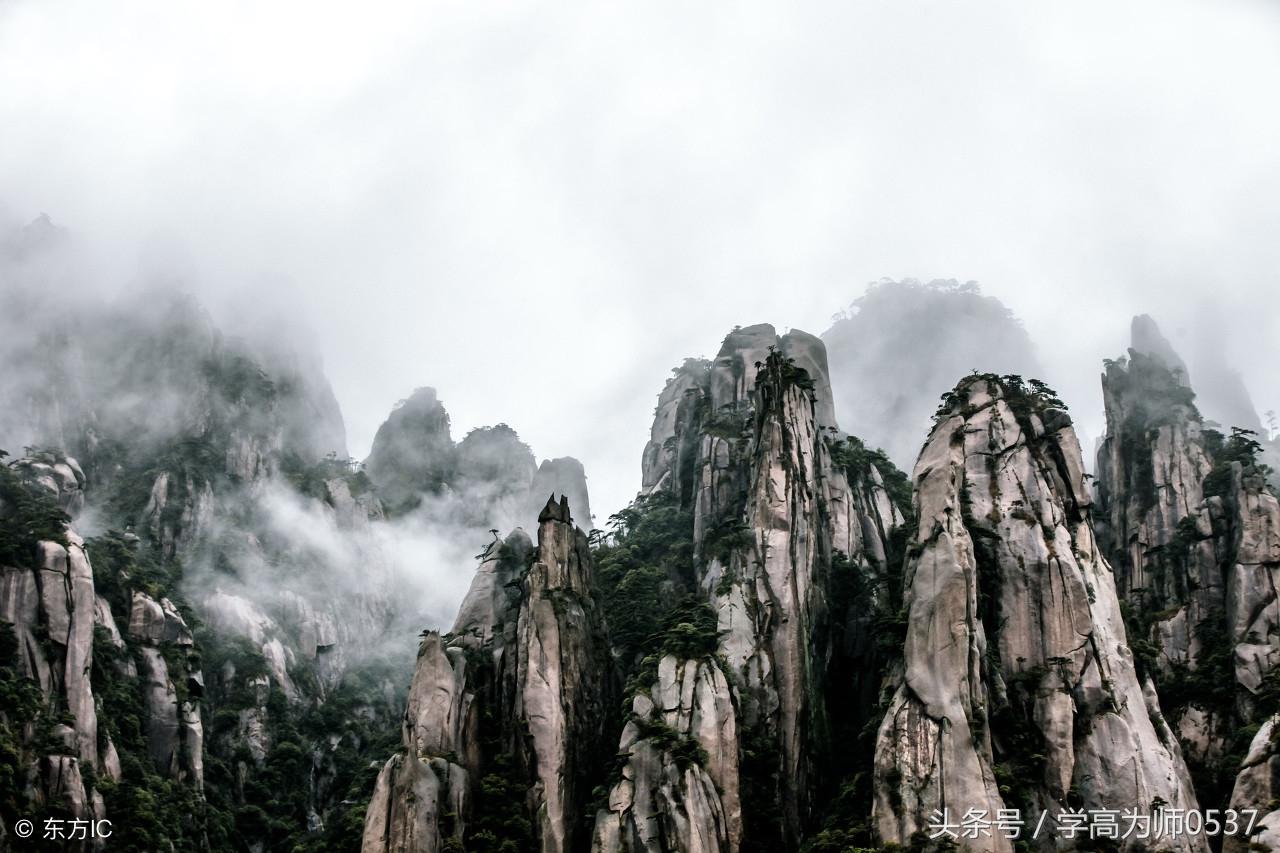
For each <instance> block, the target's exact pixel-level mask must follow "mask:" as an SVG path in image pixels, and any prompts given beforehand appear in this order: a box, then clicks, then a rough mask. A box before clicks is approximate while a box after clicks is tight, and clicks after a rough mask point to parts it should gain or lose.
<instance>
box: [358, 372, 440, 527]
mask: <svg viewBox="0 0 1280 853" xmlns="http://www.w3.org/2000/svg"><path fill="white" fill-rule="evenodd" d="M454 469H455V459H454V446H453V437H452V436H451V435H450V432H449V413H448V412H447V411H445V408H444V405H443V404H442V403H441V402H440V399H439V397H437V396H436V389H434V388H419V389H417V390H416V391H414V392H413V394H412V395H411V396H410V397H409V398H408V399H406V400H404V401H402V402H401V403H400V404H398V405H397V407H396V408H395V409H394V410H393V411H392V412H391V414H390V416H388V417H387V420H386V421H385V422H384V423H383V424H382V426H380V427H378V432H377V434H376V435H375V436H374V438H373V447H372V449H371V450H370V451H369V458H368V459H366V460H365V470H366V471H367V472H368V474H369V478H370V479H372V480H373V482H374V483H375V484H377V486H378V489H379V492H380V493H381V494H382V496H383V499H384V500H385V501H386V502H387V504H388V505H390V506H395V507H400V506H403V505H405V504H411V503H414V502H416V501H417V500H419V499H420V495H422V494H423V493H439V492H441V491H442V490H443V489H444V488H445V486H446V485H447V484H448V483H449V482H450V481H451V480H452V479H453V476H454Z"/></svg>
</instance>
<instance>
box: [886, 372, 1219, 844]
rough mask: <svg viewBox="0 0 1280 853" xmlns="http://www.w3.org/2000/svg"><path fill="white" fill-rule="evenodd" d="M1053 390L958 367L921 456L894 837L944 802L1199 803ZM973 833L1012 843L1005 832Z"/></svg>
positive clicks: (951, 805)
mask: <svg viewBox="0 0 1280 853" xmlns="http://www.w3.org/2000/svg"><path fill="white" fill-rule="evenodd" d="M1047 396H1048V395H1046V394H1041V393H1039V392H1038V391H1036V390H1034V389H1027V388H1025V387H1021V386H1016V385H1014V384H1012V383H1010V382H1008V381H1007V380H1001V379H999V378H997V377H992V376H974V377H970V378H969V379H966V380H964V381H962V382H961V384H960V385H959V386H958V387H957V389H956V390H955V392H953V393H952V394H951V395H950V396H949V398H948V400H947V401H946V403H944V407H943V409H942V410H940V412H939V415H938V418H937V420H936V424H935V427H934V429H933V432H932V433H931V435H930V437H929V440H928V442H927V443H926V445H925V448H924V450H923V451H922V452H921V454H920V458H919V460H918V462H917V463H916V468H915V472H914V475H913V479H914V483H915V498H914V502H915V508H916V511H917V513H918V518H919V528H918V532H917V534H916V537H915V540H914V542H913V543H912V545H911V549H910V552H909V554H910V556H909V558H908V561H907V565H906V569H905V574H906V584H907V591H906V605H907V608H908V623H907V638H906V648H905V672H904V675H903V679H902V684H901V686H900V687H899V688H898V690H897V693H896V695H895V696H894V698H893V701H892V703H891V704H890V706H889V709H888V712H887V713H886V715H885V717H884V720H883V722H882V723H881V726H880V730H879V735H878V741H877V748H876V762H875V777H876V786H875V787H876V799H875V807H874V813H873V818H874V821H875V824H876V826H877V828H878V829H879V832H880V835H881V837H882V839H883V840H884V841H886V842H895V843H907V842H908V841H909V840H910V838H911V836H912V834H913V833H914V832H916V831H917V830H921V829H924V828H925V827H926V822H927V820H928V819H929V817H930V815H931V814H932V813H933V812H934V810H935V809H950V810H951V811H952V812H953V813H955V814H963V813H964V811H965V810H967V809H970V808H974V809H988V810H989V812H990V813H991V814H994V813H996V811H997V810H999V809H1002V808H1010V807H1019V808H1021V809H1022V810H1023V817H1024V819H1026V818H1028V817H1030V818H1032V819H1038V815H1039V813H1041V812H1042V811H1048V812H1049V813H1050V815H1054V814H1056V813H1057V812H1058V811H1059V810H1060V809H1062V808H1066V807H1067V806H1068V805H1069V804H1070V802H1071V801H1072V800H1075V799H1076V798H1078V802H1079V803H1081V804H1083V807H1084V808H1086V809H1090V808H1104V807H1105V808H1118V809H1123V808H1140V809H1144V810H1146V809H1149V808H1150V806H1151V803H1152V801H1153V800H1154V799H1156V798H1157V797H1159V798H1160V799H1162V800H1163V801H1164V802H1166V803H1168V804H1169V805H1170V806H1173V807H1177V808H1195V807H1196V797H1195V793H1194V792H1193V790H1192V787H1191V782H1190V778H1189V775H1188V773H1187V770H1186V767H1185V765H1184V762H1183V759H1182V756H1181V753H1180V750H1179V748H1178V744H1177V741H1176V739H1175V738H1174V737H1173V736H1172V733H1171V732H1170V731H1169V729H1168V727H1167V725H1166V724H1165V723H1164V721H1163V719H1162V717H1161V716H1160V710H1159V707H1158V706H1157V705H1156V704H1155V702H1154V694H1153V693H1151V692H1150V691H1148V690H1144V686H1143V684H1142V683H1141V681H1140V680H1139V678H1138V675H1137V673H1136V672H1135V669H1134V663H1133V655H1132V653H1131V651H1130V649H1129V647H1128V644H1127V641H1126V635H1125V626H1124V622H1123V619H1122V617H1121V611H1120V606H1119V601H1118V599H1117V596H1116V591H1115V581H1114V579H1113V576H1112V572H1111V568H1110V566H1109V565H1108V564H1107V562H1106V560H1105V559H1104V558H1103V556H1102V554H1101V552H1100V551H1099V549H1098V547H1097V545H1096V543H1095V541H1094V535H1093V529H1092V527H1091V525H1090V522H1089V510H1090V503H1091V500H1090V495H1089V491H1088V488H1087V487H1086V484H1085V481H1084V476H1083V475H1084V466H1083V464H1082V460H1081V456H1080V448H1079V443H1078V441H1077V439H1076V436H1075V433H1074V431H1073V429H1072V427H1071V421H1070V418H1068V417H1067V416H1066V414H1065V412H1063V411H1061V410H1060V409H1057V408H1054V407H1053V406H1052V405H1051V404H1050V403H1049V402H1047V400H1046V399H1045V398H1046V397H1047ZM971 843H972V845H973V846H974V849H985V850H1009V849H1012V846H1011V842H1009V841H1008V840H1005V839H1003V838H1001V837H999V835H998V834H995V836H994V837H992V838H988V839H978V840H975V841H973V842H971ZM1060 843H1061V842H1060ZM1134 843H1136V842H1134ZM1172 844H1173V846H1174V847H1176V848H1177V849H1190V850H1200V849H1207V846H1206V845H1205V844H1204V843H1203V840H1202V839H1191V838H1184V839H1178V840H1176V841H1173V842H1172Z"/></svg>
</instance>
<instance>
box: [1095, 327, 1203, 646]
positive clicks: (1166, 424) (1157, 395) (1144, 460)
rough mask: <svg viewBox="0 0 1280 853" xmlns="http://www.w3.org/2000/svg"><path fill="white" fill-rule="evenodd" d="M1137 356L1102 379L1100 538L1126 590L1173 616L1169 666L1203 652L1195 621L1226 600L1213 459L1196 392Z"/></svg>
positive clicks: (1167, 633)
mask: <svg viewBox="0 0 1280 853" xmlns="http://www.w3.org/2000/svg"><path fill="white" fill-rule="evenodd" d="M1161 340H1163V339H1161ZM1166 346H1167V344H1166ZM1131 352H1132V356H1131V358H1130V360H1129V361H1128V362H1127V363H1120V362H1108V364H1107V372H1106V374H1105V375H1104V376H1103V379H1102V385H1103V395H1104V399H1105V401H1106V411H1107V435H1106V438H1105V439H1104V440H1103V443H1102V446H1101V448H1100V449H1099V452H1098V464H1097V471H1098V474H1097V476H1098V489H1097V491H1098V508H1097V513H1096V515H1097V517H1098V538H1099V542H1100V543H1101V544H1102V546H1103V548H1104V550H1105V551H1106V553H1108V554H1109V555H1110V556H1111V561H1112V565H1113V566H1114V568H1115V573H1116V585H1117V589H1118V591H1119V592H1120V594H1121V596H1123V597H1129V598H1134V597H1139V598H1142V599H1143V600H1144V604H1145V605H1146V606H1148V607H1150V608H1151V609H1152V610H1154V611H1161V612H1166V613H1168V617H1167V618H1165V619H1163V620H1161V621H1160V622H1158V623H1156V624H1155V625H1154V626H1153V630H1154V631H1155V632H1157V634H1158V635H1159V636H1161V637H1163V639H1164V642H1163V647H1162V649H1161V661H1160V663H1161V665H1162V666H1165V667H1168V666H1169V665H1171V664H1180V663H1187V662H1188V661H1189V660H1192V659H1194V658H1195V657H1197V655H1198V646H1199V641H1198V639H1197V638H1196V635H1195V631H1194V628H1195V626H1196V625H1197V624H1199V622H1200V621H1201V620H1203V619H1205V618H1207V617H1208V616H1209V614H1211V613H1212V612H1213V611H1214V610H1215V609H1219V610H1220V609H1221V608H1222V606H1223V596H1224V589H1223V578H1222V576H1221V573H1220V572H1219V570H1218V565H1217V560H1218V555H1217V554H1216V553H1215V548H1214V542H1213V541H1212V535H1213V518H1212V514H1211V508H1210V506H1209V505H1208V504H1207V503H1206V502H1205V500H1204V492H1203V488H1202V483H1203V482H1204V479H1205V477H1207V476H1208V475H1209V473H1210V472H1211V471H1212V470H1213V462H1212V460H1210V459H1209V456H1208V454H1207V453H1206V452H1205V449H1204V437H1203V435H1202V424H1201V422H1200V416H1199V414H1198V413H1197V412H1196V410H1195V405H1194V403H1193V402H1192V398H1193V395H1192V394H1191V393H1190V391H1189V389H1188V388H1187V387H1186V386H1185V385H1183V384H1182V383H1181V382H1180V380H1179V378H1178V377H1177V376H1176V375H1175V374H1174V373H1173V372H1172V371H1171V369H1170V368H1169V367H1168V365H1167V364H1166V363H1165V362H1164V361H1163V360H1160V359H1159V358H1158V357H1156V356H1152V355H1146V354H1143V353H1142V352H1139V351H1138V350H1136V349H1135V350H1132V351H1131ZM1184 601H1185V602H1186V603H1185V605H1184ZM1137 639H1144V638H1137Z"/></svg>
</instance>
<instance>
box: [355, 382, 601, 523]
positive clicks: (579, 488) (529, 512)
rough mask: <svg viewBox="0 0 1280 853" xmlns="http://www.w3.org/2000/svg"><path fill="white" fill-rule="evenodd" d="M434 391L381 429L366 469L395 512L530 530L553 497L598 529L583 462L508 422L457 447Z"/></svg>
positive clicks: (401, 408) (418, 395)
mask: <svg viewBox="0 0 1280 853" xmlns="http://www.w3.org/2000/svg"><path fill="white" fill-rule="evenodd" d="M449 428H450V427H449V413H448V412H447V411H446V410H445V407H444V404H443V403H442V402H441V401H440V399H439V398H438V397H437V395H436V392H435V389H434V388H419V389H418V390H417V391H415V392H414V393H413V395H412V396H411V397H409V399H407V400H405V401H402V402H401V403H400V404H399V405H398V406H397V407H396V408H395V409H394V410H393V411H392V412H391V414H390V416H388V418H387V420H386V421H385V422H384V423H383V424H382V426H381V427H379V428H378V433H377V435H376V436H375V437H374V443H373V449H372V450H371V451H370V453H369V458H368V459H366V460H365V466H364V467H365V470H366V471H367V473H368V475H369V478H370V479H371V480H372V482H373V483H374V484H375V485H376V487H377V490H378V494H379V496H380V497H381V498H382V499H383V501H384V502H385V504H386V506H387V509H388V510H389V511H390V512H391V513H392V514H405V513H411V512H416V513H418V515H419V517H421V518H424V519H426V520H428V521H429V522H431V523H435V524H449V525H453V526H456V527H465V528H471V529H473V530H475V531H476V532H477V533H478V534H479V533H483V531H485V530H488V529H508V528H511V527H517V526H524V527H531V526H532V525H534V524H536V523H537V518H538V513H539V512H540V511H541V510H542V507H543V505H544V504H545V503H546V501H547V496H548V495H552V496H554V497H556V498H557V499H558V498H559V497H560V496H565V497H567V498H568V499H569V505H570V506H572V507H573V508H574V512H575V513H576V514H577V515H576V517H575V519H574V521H575V522H576V523H577V524H579V525H580V526H581V527H582V528H583V529H585V530H590V529H591V526H592V516H591V501H590V498H589V496H588V493H587V477H586V472H585V471H584V470H583V467H582V463H581V462H579V461H578V460H577V459H574V458H573V457H571V456H565V457H560V458H556V459H544V460H543V461H542V462H541V464H537V463H536V462H535V459H534V455H533V451H532V450H531V449H530V448H529V446H528V445H527V444H525V443H524V442H522V441H521V440H520V437H519V435H517V434H516V431H515V430H514V429H512V428H511V427H510V426H508V425H507V424H498V425H496V426H492V427H479V428H477V429H473V430H471V431H470V432H468V433H467V434H466V436H465V437H463V439H462V441H460V442H458V443H457V444H456V445H455V444H454V443H453V439H452V438H451V436H450V431H449Z"/></svg>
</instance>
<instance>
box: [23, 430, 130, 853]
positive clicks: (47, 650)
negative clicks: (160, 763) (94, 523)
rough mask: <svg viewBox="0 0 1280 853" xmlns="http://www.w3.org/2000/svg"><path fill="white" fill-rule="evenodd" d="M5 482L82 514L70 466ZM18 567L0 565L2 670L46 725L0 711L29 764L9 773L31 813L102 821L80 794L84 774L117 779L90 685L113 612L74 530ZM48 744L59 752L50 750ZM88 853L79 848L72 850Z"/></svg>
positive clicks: (32, 468) (87, 789)
mask: <svg viewBox="0 0 1280 853" xmlns="http://www.w3.org/2000/svg"><path fill="white" fill-rule="evenodd" d="M5 473H6V474H9V475H10V476H12V474H16V475H17V478H18V481H20V482H23V483H25V487H26V488H30V489H33V490H35V491H37V492H43V493H44V494H46V495H48V496H49V498H51V499H52V500H53V501H54V502H56V505H57V506H59V507H61V508H62V510H63V511H64V512H68V513H75V512H78V511H79V510H80V508H81V507H82V505H83V503H82V501H83V497H82V490H83V486H84V476H83V474H82V473H80V471H79V466H78V465H77V464H76V462H75V460H73V459H68V458H66V457H56V456H52V455H48V454H46V455H44V456H42V457H40V458H26V459H20V460H16V461H15V462H14V463H13V464H12V467H11V468H10V469H9V470H8V471H6V472H5ZM13 512H21V510H20V509H19V508H18V507H14V506H8V505H6V503H5V501H4V500H3V499H0V519H3V520H5V521H8V520H9V519H4V516H6V515H8V514H9V513H13ZM17 523H18V524H24V523H25V522H24V521H23V520H21V519H20V520H19V521H18V522H17ZM16 562H17V564H16V565H3V564H0V621H2V622H4V623H8V625H7V627H8V629H9V630H11V631H12V636H13V639H14V641H15V649H14V652H15V660H14V661H8V660H6V661H4V664H5V665H6V666H9V665H16V669H17V672H18V673H19V674H21V675H22V676H24V677H26V678H29V679H31V680H32V681H33V682H34V683H35V684H36V685H37V686H38V688H39V694H40V704H41V706H42V707H41V717H42V718H43V719H40V720H37V721H32V720H28V719H21V718H19V719H16V720H15V719H10V718H8V714H10V713H13V712H15V711H18V709H17V708H2V709H0V718H3V719H6V720H8V721H9V722H10V723H14V724H16V725H17V731H18V732H19V733H20V739H21V741H22V743H21V747H22V753H21V755H20V756H14V758H17V759H18V760H19V761H22V762H25V763H26V764H27V766H26V767H25V768H22V769H20V768H19V767H16V766H15V767H13V768H12V770H13V772H14V773H15V776H16V777H17V778H20V777H21V776H22V775H25V777H26V779H27V791H26V794H27V796H28V798H29V800H30V802H31V803H32V804H34V805H36V806H47V807H53V808H62V809H65V810H66V812H67V813H68V814H70V815H71V816H73V817H75V818H79V819H86V818H101V817H104V816H105V809H104V805H103V801H102V796H101V794H99V793H98V792H97V791H96V790H95V789H94V788H93V787H92V786H87V785H86V784H85V781H84V780H85V772H87V771H85V772H82V768H84V767H87V768H90V769H91V770H93V771H96V772H97V773H98V774H101V775H102V776H103V777H104V778H107V779H119V774H120V767H119V758H118V757H117V755H116V751H115V746H114V744H113V743H112V742H111V738H110V736H109V735H107V734H106V733H105V732H101V733H100V732H99V721H98V707H99V700H98V698H97V697H96V696H95V694H94V689H93V684H92V679H91V672H92V669H93V655H94V628H95V627H96V626H100V625H101V626H103V627H107V628H108V630H110V629H112V628H114V623H113V622H111V621H110V611H109V610H108V611H107V613H106V616H105V618H104V617H103V616H102V615H101V614H100V609H99V601H100V599H99V598H98V596H97V593H96V591H95V588H94V578H93V567H92V565H91V564H90V561H89V555H88V554H87V553H86V551H85V545H84V541H83V540H82V539H81V538H80V536H79V535H78V534H77V533H76V532H75V531H74V530H73V529H72V528H71V527H69V526H66V527H64V529H63V531H62V535H61V537H59V539H57V540H55V539H47V540H41V541H38V542H36V543H35V546H34V550H33V553H30V554H29V555H28V556H27V557H26V559H19V560H17V561H16ZM116 636H118V632H117V634H116ZM50 720H57V721H58V722H56V723H51V722H50ZM37 727H47V728H48V734H49V737H47V738H45V739H43V741H41V740H40V739H38V738H36V737H35V735H36V734H37V732H36V729H37ZM52 744H56V745H57V746H56V748H54V749H50V746H51V745H52ZM88 847H89V845H88V842H86V843H85V844H82V845H80V846H79V847H77V848H76V849H88Z"/></svg>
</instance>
